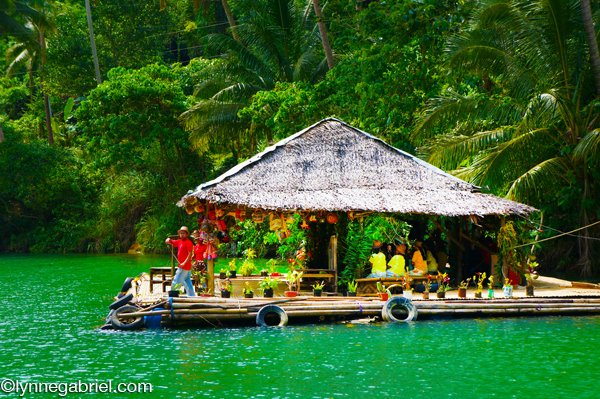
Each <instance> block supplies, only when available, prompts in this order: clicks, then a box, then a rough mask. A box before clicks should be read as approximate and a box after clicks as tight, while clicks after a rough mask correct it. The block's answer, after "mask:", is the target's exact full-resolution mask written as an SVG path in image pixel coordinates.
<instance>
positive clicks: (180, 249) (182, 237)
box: [165, 226, 196, 296]
mask: <svg viewBox="0 0 600 399" xmlns="http://www.w3.org/2000/svg"><path fill="white" fill-rule="evenodd" d="M177 234H179V239H177V240H172V239H171V238H167V239H166V240H165V244H167V245H172V246H174V247H175V248H177V262H178V263H179V265H178V266H177V272H175V276H174V277H173V282H172V283H171V286H173V285H175V284H182V285H183V286H184V287H185V292H186V294H187V295H188V296H196V293H195V292H194V285H193V284H192V276H191V270H192V255H193V253H194V243H192V241H191V240H190V239H189V235H190V231H189V230H188V228H187V227H186V226H181V228H180V229H179V231H177Z"/></svg>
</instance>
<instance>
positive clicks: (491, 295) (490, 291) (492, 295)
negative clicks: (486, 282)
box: [488, 289, 494, 299]
mask: <svg viewBox="0 0 600 399" xmlns="http://www.w3.org/2000/svg"><path fill="white" fill-rule="evenodd" d="M488 298H489V299H494V290H492V289H489V290H488Z"/></svg>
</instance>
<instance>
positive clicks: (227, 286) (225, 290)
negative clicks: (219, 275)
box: [221, 278, 233, 298]
mask: <svg viewBox="0 0 600 399" xmlns="http://www.w3.org/2000/svg"><path fill="white" fill-rule="evenodd" d="M232 290H233V284H231V281H230V280H229V279H228V278H226V279H225V280H224V281H223V283H222V284H221V298H230V297H231V291H232Z"/></svg>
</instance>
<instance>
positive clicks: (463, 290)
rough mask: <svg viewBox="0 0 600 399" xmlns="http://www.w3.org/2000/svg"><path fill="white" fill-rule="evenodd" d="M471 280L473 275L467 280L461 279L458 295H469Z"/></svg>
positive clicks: (460, 296) (463, 296)
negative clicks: (468, 289)
mask: <svg viewBox="0 0 600 399" xmlns="http://www.w3.org/2000/svg"><path fill="white" fill-rule="evenodd" d="M470 282H471V277H469V278H468V279H466V280H463V281H461V282H460V283H459V284H458V297H459V298H466V297H467V287H469V283H470Z"/></svg>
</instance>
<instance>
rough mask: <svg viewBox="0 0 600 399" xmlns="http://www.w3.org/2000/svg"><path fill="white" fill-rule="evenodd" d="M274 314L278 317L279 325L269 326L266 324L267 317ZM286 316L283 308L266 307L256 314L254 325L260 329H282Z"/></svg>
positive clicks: (286, 320) (275, 306)
mask: <svg viewBox="0 0 600 399" xmlns="http://www.w3.org/2000/svg"><path fill="white" fill-rule="evenodd" d="M272 314H274V315H275V316H277V317H279V324H276V325H275V324H271V323H269V322H267V320H266V319H267V317H268V316H270V315H272ZM287 323H288V315H287V313H285V310H283V308H281V307H279V306H277V305H266V306H263V307H262V308H260V310H259V311H258V313H257V314H256V325H257V326H260V327H275V326H276V327H284V326H287Z"/></svg>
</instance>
